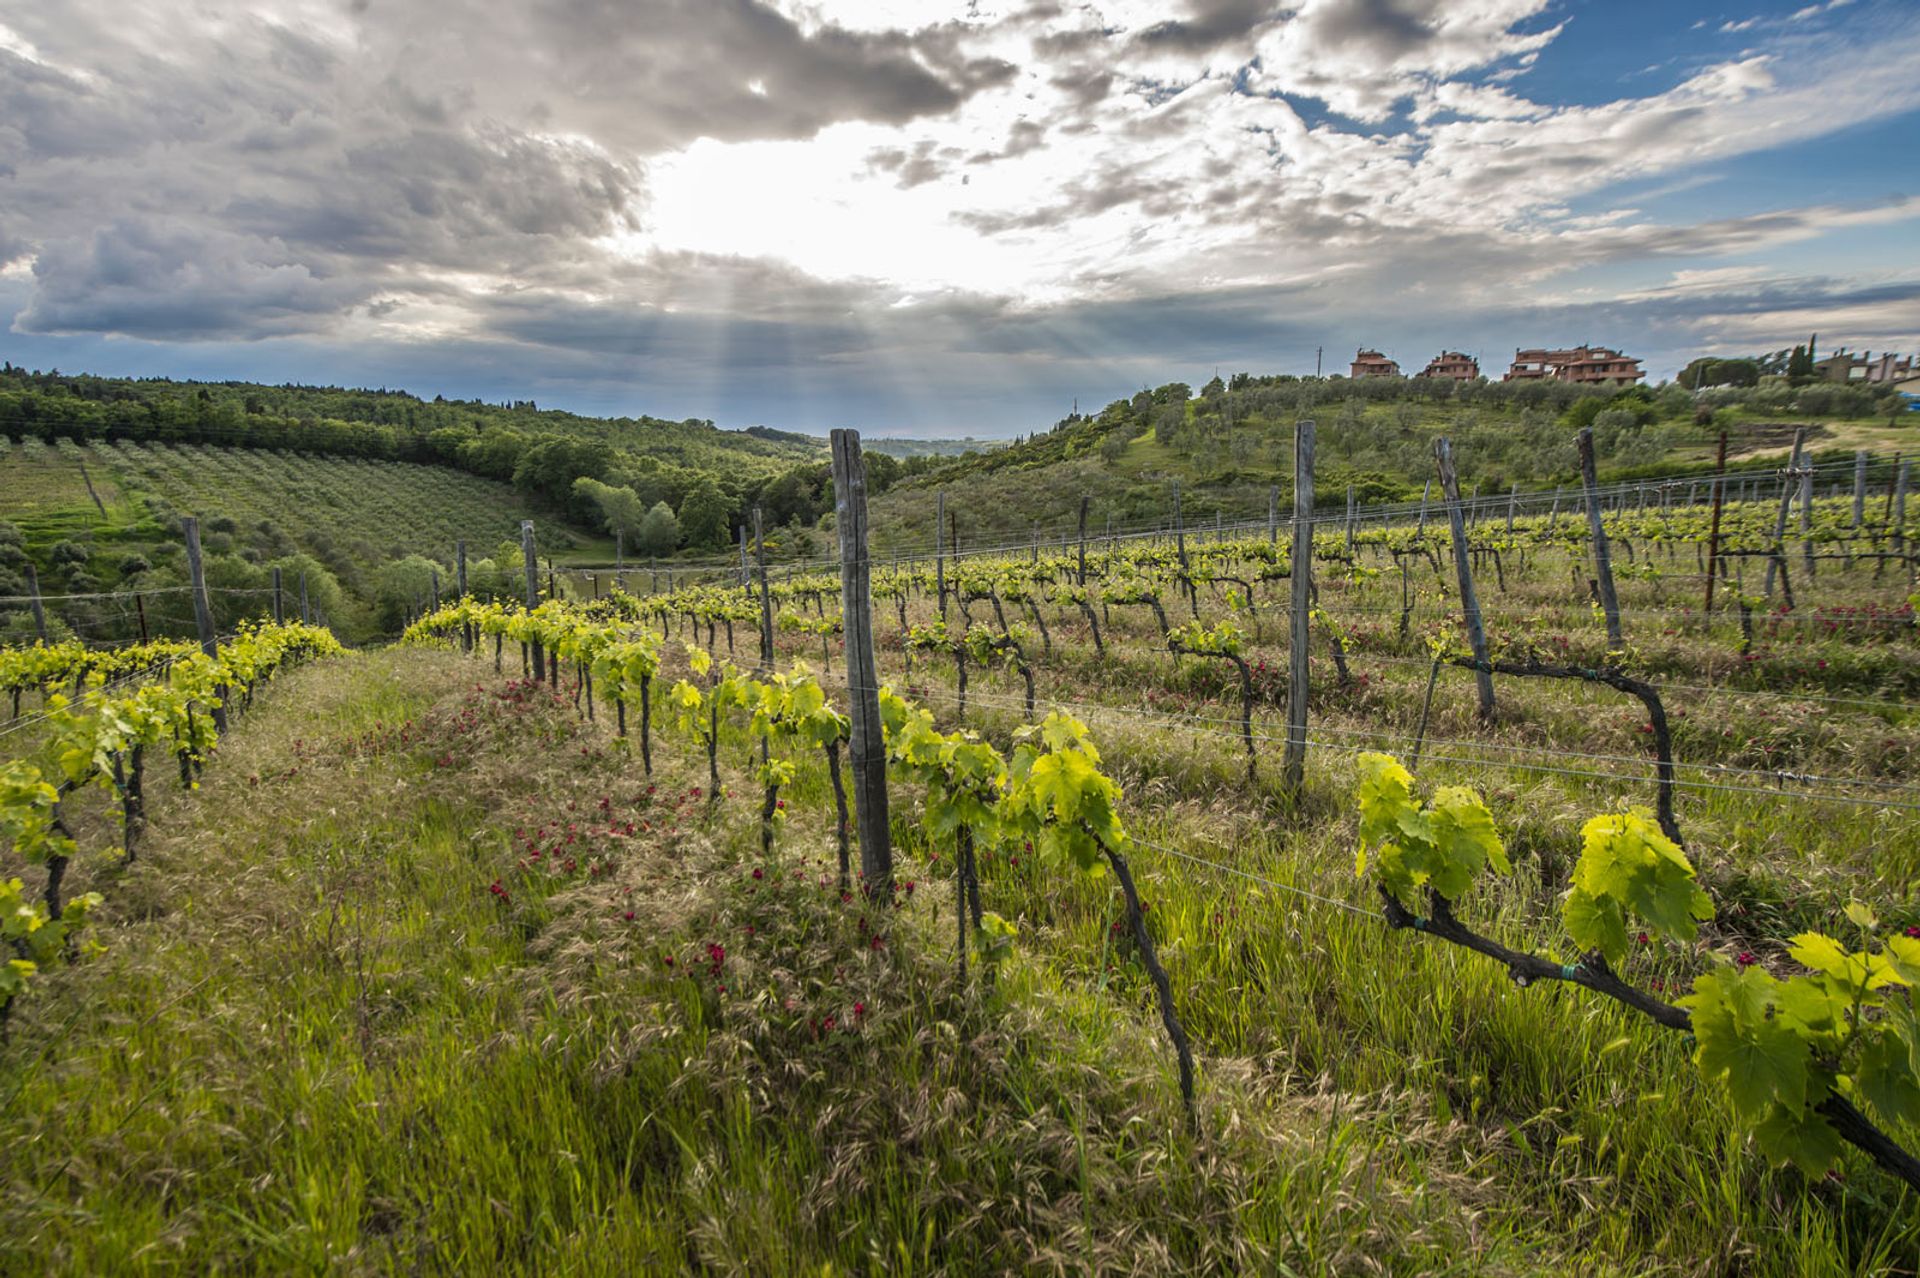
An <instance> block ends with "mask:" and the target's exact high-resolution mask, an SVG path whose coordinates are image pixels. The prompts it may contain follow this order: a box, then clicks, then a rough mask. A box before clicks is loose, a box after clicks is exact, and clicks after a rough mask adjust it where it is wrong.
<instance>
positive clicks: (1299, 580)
mask: <svg viewBox="0 0 1920 1278" xmlns="http://www.w3.org/2000/svg"><path fill="white" fill-rule="evenodd" d="M1287 570H1288V572H1290V573H1291V574H1292V581H1291V582H1290V585H1291V586H1292V595H1293V598H1292V605H1293V607H1292V613H1291V617H1290V623H1291V624H1290V642H1291V644H1292V648H1291V650H1290V651H1289V652H1288V653H1287V753H1286V757H1285V761H1284V764H1283V766H1282V769H1281V775H1282V783H1283V785H1284V786H1285V788H1286V792H1287V793H1288V794H1289V795H1291V796H1293V798H1294V799H1295V800H1296V801H1297V800H1298V799H1299V798H1300V796H1301V794H1302V792H1303V787H1304V786H1305V784H1306V769H1307V694H1308V670H1309V666H1310V664H1311V663H1310V662H1309V656H1310V654H1311V650H1312V649H1311V645H1312V609H1313V423H1312V422H1310V421H1302V422H1297V423H1295V424H1294V428H1293V560H1292V562H1291V563H1290V564H1289V565H1288V569H1287Z"/></svg>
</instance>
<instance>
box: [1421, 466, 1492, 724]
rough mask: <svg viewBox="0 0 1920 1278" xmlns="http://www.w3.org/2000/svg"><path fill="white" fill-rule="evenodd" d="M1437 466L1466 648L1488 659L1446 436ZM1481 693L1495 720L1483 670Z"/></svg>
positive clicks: (1483, 713) (1483, 712)
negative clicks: (1465, 635) (1458, 582)
mask: <svg viewBox="0 0 1920 1278" xmlns="http://www.w3.org/2000/svg"><path fill="white" fill-rule="evenodd" d="M1433 460H1434V465H1435V466H1436V468H1437V469H1438V470H1439V472H1440V491H1441V494H1442V495H1443V496H1444V497H1445V498H1446V499H1447V528H1448V531H1449V532H1450V533H1451V535H1452V538H1453V566H1454V571H1455V573H1456V575H1458V577H1459V578H1460V611H1461V613H1462V614H1463V617H1464V619H1465V621H1466V625H1467V645H1468V646H1469V647H1470V648H1471V649H1472V650H1473V659H1474V660H1475V661H1477V662H1481V663H1485V662H1486V660H1487V631H1486V627H1485V626H1484V625H1483V624H1482V623H1481V620H1480V596H1479V595H1477V594H1475V593H1474V590H1473V560H1472V557H1471V555H1470V554H1469V553H1468V550H1467V521H1466V516H1465V514H1464V513H1463V512H1462V511H1461V509H1460V477H1459V475H1458V474H1457V473H1455V471H1454V468H1453V443H1452V441H1450V440H1449V439H1447V438H1446V436H1444V435H1443V436H1441V437H1440V438H1439V439H1436V440H1434V441H1433ZM1474 682H1475V684H1476V685H1477V687H1478V689H1479V693H1480V717H1481V718H1482V719H1488V718H1492V717H1493V675H1492V674H1491V673H1490V672H1489V671H1487V670H1484V669H1478V670H1475V671H1474Z"/></svg>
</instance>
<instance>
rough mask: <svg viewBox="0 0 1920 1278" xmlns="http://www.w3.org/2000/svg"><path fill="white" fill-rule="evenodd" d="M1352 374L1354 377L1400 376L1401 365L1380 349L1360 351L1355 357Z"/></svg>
mask: <svg viewBox="0 0 1920 1278" xmlns="http://www.w3.org/2000/svg"><path fill="white" fill-rule="evenodd" d="M1350 376H1352V377H1354V378H1361V377H1398V376H1400V365H1399V364H1397V363H1395V362H1394V361H1393V360H1390V359H1388V358H1387V357H1386V356H1385V355H1382V354H1381V353H1380V352H1379V351H1360V352H1358V353H1356V354H1355V355H1354V357H1353V372H1352V373H1351V374H1350Z"/></svg>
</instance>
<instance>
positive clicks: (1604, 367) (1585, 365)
mask: <svg viewBox="0 0 1920 1278" xmlns="http://www.w3.org/2000/svg"><path fill="white" fill-rule="evenodd" d="M1645 376H1646V374H1645V373H1644V372H1642V371H1641V369H1640V361H1639V360H1637V359H1634V358H1632V357H1631V356H1627V355H1622V354H1621V353H1620V352H1619V351H1616V350H1613V349H1611V348H1609V347H1605V346H1573V347H1569V348H1567V349H1565V350H1552V351H1550V350H1547V349H1545V348H1543V347H1535V348H1533V349H1531V350H1524V351H1515V352H1514V353H1513V366H1512V367H1511V368H1509V369H1508V370H1507V375H1506V376H1505V377H1503V378H1501V379H1500V380H1502V381H1506V382H1523V381H1535V380H1543V379H1545V380H1552V381H1557V382H1583V383H1587V384H1589V385H1601V386H1606V385H1613V386H1630V385H1632V384H1633V383H1634V382H1637V381H1639V380H1641V379H1642V378H1644V377H1645Z"/></svg>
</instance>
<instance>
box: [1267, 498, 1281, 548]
mask: <svg viewBox="0 0 1920 1278" xmlns="http://www.w3.org/2000/svg"><path fill="white" fill-rule="evenodd" d="M1267 544H1268V545H1269V546H1277V545H1279V544H1280V485H1278V484H1268V485H1267Z"/></svg>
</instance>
